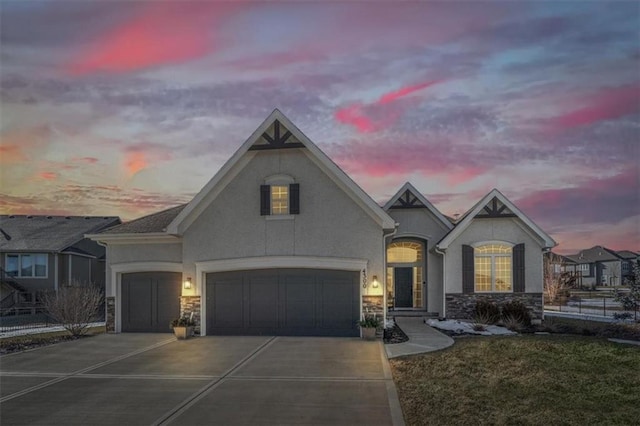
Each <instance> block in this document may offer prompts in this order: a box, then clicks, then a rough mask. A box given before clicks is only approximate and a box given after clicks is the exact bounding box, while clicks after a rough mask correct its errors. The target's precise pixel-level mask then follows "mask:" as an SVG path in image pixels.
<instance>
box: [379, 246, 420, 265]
mask: <svg viewBox="0 0 640 426" xmlns="http://www.w3.org/2000/svg"><path fill="white" fill-rule="evenodd" d="M421 261H422V244H420V243H418V242H415V241H398V242H394V243H391V244H389V247H388V248H387V263H416V262H421Z"/></svg>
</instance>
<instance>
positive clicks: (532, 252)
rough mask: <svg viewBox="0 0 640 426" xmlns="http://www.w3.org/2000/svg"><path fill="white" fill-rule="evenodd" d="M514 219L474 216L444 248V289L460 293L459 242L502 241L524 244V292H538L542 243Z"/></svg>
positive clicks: (539, 291)
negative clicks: (475, 217) (466, 226)
mask: <svg viewBox="0 0 640 426" xmlns="http://www.w3.org/2000/svg"><path fill="white" fill-rule="evenodd" d="M517 220H518V219H512V218H503V219H474V220H473V221H472V222H471V224H470V225H469V227H468V228H467V229H465V230H464V232H463V233H462V234H460V235H459V236H458V238H456V239H455V240H454V241H453V242H452V243H451V244H450V245H449V248H448V249H447V254H446V256H447V259H446V268H447V269H446V280H447V283H446V292H447V293H462V245H463V244H468V245H472V244H475V243H479V242H483V241H505V242H509V243H512V244H520V243H524V245H525V292H526V293H542V244H541V243H539V242H538V241H536V240H535V239H534V238H533V237H532V236H531V235H530V234H529V233H527V232H525V231H524V230H523V229H522V228H521V227H520V226H519V225H518V224H517V223H516V221H517Z"/></svg>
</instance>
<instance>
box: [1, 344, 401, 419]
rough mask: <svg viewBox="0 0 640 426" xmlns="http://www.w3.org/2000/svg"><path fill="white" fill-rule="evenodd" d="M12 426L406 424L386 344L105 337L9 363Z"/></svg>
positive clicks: (5, 392)
mask: <svg viewBox="0 0 640 426" xmlns="http://www.w3.org/2000/svg"><path fill="white" fill-rule="evenodd" d="M0 374H1V376H0V423H1V424H11V425H21V424H29V425H63V424H64V425H88V424H90V425H113V424H118V425H144V424H157V425H160V424H175V425H204V424H220V425H249V424H251V425H256V424H260V425H265V424H278V425H282V424H296V425H299V424H331V425H336V424H344V425H355V424H375V425H383V424H389V425H390V424H403V420H402V413H401V411H400V407H399V403H398V398H397V394H396V390H395V386H394V384H393V380H392V378H391V372H390V370H389V365H388V363H387V359H386V356H385V355H384V352H383V348H382V343H380V342H364V341H362V340H360V339H350V338H320V337H318V338H313V337H197V338H193V339H189V340H186V341H177V340H175V338H174V337H173V336H172V335H167V334H119V335H112V334H109V335H107V334H104V335H99V336H96V337H91V338H86V339H81V340H78V341H74V342H65V343H59V344H56V345H52V346H48V347H44V348H40V349H36V350H32V351H28V352H24V353H18V354H12V355H5V356H3V357H0Z"/></svg>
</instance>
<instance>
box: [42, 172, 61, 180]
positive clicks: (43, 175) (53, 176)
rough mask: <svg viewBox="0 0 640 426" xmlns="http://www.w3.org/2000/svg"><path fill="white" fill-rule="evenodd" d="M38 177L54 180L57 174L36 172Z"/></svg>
mask: <svg viewBox="0 0 640 426" xmlns="http://www.w3.org/2000/svg"><path fill="white" fill-rule="evenodd" d="M38 177H39V178H40V179H44V180H56V179H57V178H58V174H57V173H56V172H40V173H38Z"/></svg>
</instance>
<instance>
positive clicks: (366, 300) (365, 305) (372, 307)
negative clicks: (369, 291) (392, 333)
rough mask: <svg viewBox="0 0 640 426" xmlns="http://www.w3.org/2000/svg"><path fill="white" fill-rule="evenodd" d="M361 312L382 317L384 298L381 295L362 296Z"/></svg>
mask: <svg viewBox="0 0 640 426" xmlns="http://www.w3.org/2000/svg"><path fill="white" fill-rule="evenodd" d="M362 313H363V314H365V315H373V314H375V315H376V316H378V317H380V318H382V316H383V315H384V298H383V297H382V296H362Z"/></svg>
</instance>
